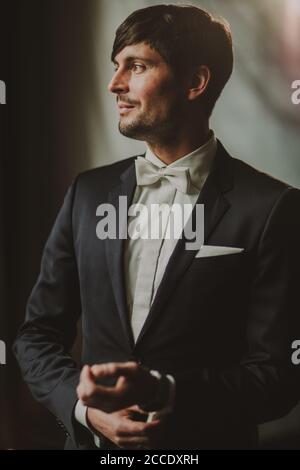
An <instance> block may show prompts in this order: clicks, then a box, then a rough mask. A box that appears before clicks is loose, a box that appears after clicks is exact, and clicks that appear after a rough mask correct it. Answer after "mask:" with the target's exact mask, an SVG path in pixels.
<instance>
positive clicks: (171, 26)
mask: <svg viewBox="0 0 300 470" xmlns="http://www.w3.org/2000/svg"><path fill="white" fill-rule="evenodd" d="M141 42H145V43H146V44H148V45H149V46H150V47H151V48H153V49H155V50H156V51H157V52H158V53H159V54H160V55H161V56H162V57H163V58H164V60H165V61H166V62H167V63H168V64H169V65H170V66H171V67H172V68H173V69H174V71H175V73H177V74H179V76H180V77H184V75H185V74H186V72H187V71H188V72H191V71H193V69H195V67H196V66H198V65H206V66H207V67H208V68H209V70H210V72H211V79H210V82H209V84H208V86H207V89H206V90H205V93H204V95H203V97H202V99H203V104H204V109H205V111H206V114H207V115H208V116H209V115H210V114H211V112H212V110H213V107H214V105H215V102H216V100H217V99H218V97H219V96H220V94H221V91H222V89H223V88H224V86H225V84H226V82H227V81H228V79H229V77H230V75H231V72H232V67H233V51H232V38H231V32H230V27H229V25H228V24H227V23H225V22H224V21H220V20H218V19H216V18H214V17H213V16H212V15H210V14H209V13H207V12H206V11H204V10H202V9H200V8H198V7H195V6H191V5H155V6H151V7H147V8H142V9H140V10H136V11H134V12H133V13H132V14H131V15H130V16H128V18H126V20H125V21H124V22H123V23H122V24H121V25H120V26H119V27H118V29H117V31H116V37H115V41H114V44H113V50H112V54H111V59H112V61H113V60H114V59H115V57H116V55H117V54H118V53H119V52H120V51H121V50H122V49H124V47H126V46H130V45H133V44H138V43H141Z"/></svg>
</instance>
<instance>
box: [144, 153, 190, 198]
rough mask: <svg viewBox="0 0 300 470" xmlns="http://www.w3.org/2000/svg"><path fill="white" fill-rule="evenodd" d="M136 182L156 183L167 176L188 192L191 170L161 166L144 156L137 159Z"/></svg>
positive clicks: (175, 185)
mask: <svg viewBox="0 0 300 470" xmlns="http://www.w3.org/2000/svg"><path fill="white" fill-rule="evenodd" d="M135 172H136V182H137V184H138V186H147V185H150V184H154V183H156V182H157V181H159V180H160V179H161V178H166V179H167V180H169V181H170V183H171V184H172V185H173V186H174V187H175V188H176V189H178V190H179V191H180V192H182V193H187V192H188V190H189V184H190V172H189V169H188V168H183V167H179V166H178V167H176V168H172V167H171V168H170V167H168V166H167V167H163V168H159V167H157V166H156V165H154V164H153V163H151V162H150V161H149V160H146V158H144V157H138V158H137V159H136V160H135Z"/></svg>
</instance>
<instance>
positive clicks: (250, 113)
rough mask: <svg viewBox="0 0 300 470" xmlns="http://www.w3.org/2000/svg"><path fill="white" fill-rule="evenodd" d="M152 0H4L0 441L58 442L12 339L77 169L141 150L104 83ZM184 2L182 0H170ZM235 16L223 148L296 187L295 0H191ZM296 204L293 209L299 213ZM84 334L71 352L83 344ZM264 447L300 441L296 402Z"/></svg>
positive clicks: (299, 75)
mask: <svg viewBox="0 0 300 470" xmlns="http://www.w3.org/2000/svg"><path fill="white" fill-rule="evenodd" d="M156 3H162V2H156V1H147V0H144V1H135V0H88V1H85V0H43V1H40V0H26V1H24V0H0V80H4V81H5V82H6V93H7V97H6V99H7V104H6V105H0V152H1V160H0V227H1V230H0V260H1V264H0V340H3V341H5V342H6V345H7V364H6V365H0V416H1V420H0V448H1V449H8V448H14V449H25V448H27V449H56V448H60V447H62V446H63V441H64V435H63V434H62V433H61V431H60V429H59V428H58V426H57V425H56V423H55V420H54V418H53V417H52V416H51V415H50V414H49V413H48V412H46V410H44V409H42V408H41V407H40V406H39V405H38V404H36V403H35V402H34V401H33V399H32V398H31V396H30V394H29V392H28V390H27V387H26V386H25V385H24V384H23V383H22V380H21V377H20V374H19V370H18V367H17V365H16V363H15V361H14V358H13V357H12V354H11V352H10V348H11V345H12V342H13V339H14V337H15V335H16V332H17V329H18V327H19V326H20V324H21V322H22V321H23V318H24V313H25V304H26V300H27V298H28V296H29V293H30V291H31V289H32V287H33V284H34V282H35V280H36V277H37V275H38V272H39V266H40V259H41V253H42V249H43V246H44V243H45V241H46V238H47V236H48V233H49V231H50V229H51V226H52V224H53V222H54V219H55V216H56V214H57V211H58V209H59V207H60V205H61V204H62V200H63V196H64V194H65V192H66V189H67V187H68V186H69V184H70V183H71V181H72V179H73V178H74V177H75V176H76V175H77V174H78V172H80V171H83V170H86V169H89V168H91V167H95V166H99V165H103V164H107V163H111V162H113V161H116V160H119V159H121V158H126V157H128V156H130V155H134V154H135V153H138V152H140V151H142V150H143V148H144V146H143V143H141V142H135V141H132V140H129V139H126V138H125V137H123V136H121V135H119V133H118V129H117V122H118V119H117V110H116V106H115V100H114V98H113V97H112V96H109V93H108V91H107V84H108V82H109V80H110V77H111V75H112V72H113V68H112V65H111V63H110V52H111V48H112V43H113V39H114V33H115V29H116V27H117V26H118V25H119V24H120V22H121V21H122V20H123V19H124V18H125V17H126V16H127V15H128V14H130V13H131V12H132V11H133V10H135V9H138V8H142V7H144V6H149V5H153V4H156ZM172 3H180V2H176V1H174V2H172ZM188 3H190V4H195V5H197V6H200V7H203V8H206V9H208V10H209V11H210V12H212V13H215V14H217V15H219V16H224V17H225V18H226V19H227V20H228V21H229V23H230V25H231V28H232V33H233V40H234V48H235V70H234V73H233V76H232V78H231V81H230V82H229V84H228V85H227V86H226V88H225V90H224V92H223V95H222V97H221V98H220V100H219V102H218V103H217V106H216V109H215V111H214V114H213V118H212V121H211V127H212V128H213V129H214V130H215V132H216V135H217V136H218V138H219V139H220V140H221V141H222V142H223V144H224V146H225V147H226V148H227V150H228V151H229V152H230V153H231V154H232V155H233V156H236V157H238V158H240V159H242V160H244V161H246V162H248V163H250V164H252V165H253V166H255V167H257V168H258V169H260V170H263V171H265V172H268V173H270V174H272V175H273V176H275V177H277V178H279V179H281V180H284V181H286V182H288V183H290V184H292V185H294V186H296V187H300V132H299V130H300V105H295V104H293V103H292V100H291V95H292V92H293V90H292V88H291V86H292V82H293V81H294V80H300V2H299V0H215V1H213V0H207V1H204V0H203V1H201V0H199V1H192V2H188ZM295 216H300V214H299V215H298V214H296V215H295ZM79 350H80V340H79V341H78V343H77V344H76V345H75V348H74V353H75V354H77V355H78V354H79ZM260 439H261V447H262V448H274V449H288V448H294V449H300V408H299V407H297V408H296V409H294V410H293V411H292V412H291V413H290V414H289V415H288V416H286V417H285V418H282V419H281V420H278V421H275V422H272V423H268V424H265V425H263V426H261V428H260Z"/></svg>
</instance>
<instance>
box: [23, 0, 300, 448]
mask: <svg viewBox="0 0 300 470" xmlns="http://www.w3.org/2000/svg"><path fill="white" fill-rule="evenodd" d="M112 61H113V63H114V66H115V73H114V75H113V77H112V80H111V82H110V84H109V90H110V91H111V92H112V93H114V94H115V96H116V99H117V104H118V108H119V115H120V122H119V129H120V132H121V133H122V134H124V135H126V136H128V137H132V138H134V139H139V140H143V141H145V142H146V143H147V151H146V154H145V155H144V156H142V157H141V156H138V158H136V157H132V158H129V159H127V160H123V161H120V162H118V163H115V164H113V165H108V166H106V167H102V168H98V169H95V170H92V171H88V172H86V173H83V174H81V175H79V176H78V178H77V179H76V181H75V182H74V183H73V184H72V186H71V188H70V189H69V191H68V193H67V195H66V198H65V201H64V204H63V207H62V209H61V211H60V213H59V215H58V217H57V220H56V223H55V225H54V228H53V230H52V232H51V234H50V237H49V239H48V241H47V244H46V247H45V251H44V255H43V260H42V266H41V273H40V276H39V279H38V281H37V284H36V286H35V288H34V289H33V292H32V294H31V296H30V299H29V301H28V307H27V317H26V321H25V323H24V325H23V326H22V328H21V330H20V333H19V337H18V339H17V341H16V343H15V351H16V354H17V357H18V360H19V362H20V365H21V369H22V371H23V374H24V378H25V380H26V382H27V383H28V384H29V386H30V388H31V391H32V393H33V395H34V396H35V398H36V399H37V400H38V401H40V402H41V403H43V404H44V405H45V406H46V407H47V408H48V409H49V410H50V411H51V412H52V413H53V414H54V415H55V416H56V417H57V419H58V421H59V423H60V424H61V426H62V427H63V428H64V429H65V431H66V434H67V436H68V440H67V444H66V448H69V449H70V448H80V449H87V448H96V447H97V446H98V447H99V446H100V447H101V448H103V449H110V448H126V449H128V448H150V449H151V448H152V449H153V448H154V449H156V448H164V449H180V448H181V449H202V448H203V449H205V448H213V449H217V448H233V449H237V448H254V447H256V446H257V424H258V423H262V422H264V421H267V420H270V419H275V418H277V417H280V416H282V415H284V414H285V413H287V412H288V411H289V410H290V409H291V408H292V407H293V406H294V405H295V404H296V403H297V401H298V394H299V384H298V381H297V376H296V368H295V367H294V366H293V365H292V363H291V353H292V350H291V345H292V341H293V340H294V339H297V337H299V329H298V324H297V316H298V310H299V300H298V293H297V290H298V285H297V284H298V278H299V274H300V273H299V265H300V263H299V261H300V259H299V258H300V255H299V247H298V241H299V239H300V238H299V236H300V224H299V217H297V214H298V211H299V201H300V196H299V191H298V190H296V189H293V188H290V187H288V186H287V185H286V184H284V183H282V182H280V181H277V180H275V179H273V178H271V177H270V176H268V175H265V174H263V173H260V172H258V171H257V170H255V169H253V168H252V167H250V166H248V165H246V164H245V163H243V162H241V161H239V160H236V159H234V158H232V157H230V156H229V155H228V154H227V152H226V150H225V149H224V148H223V146H222V145H221V143H220V142H219V141H217V140H216V138H215V136H214V134H213V132H212V131H211V130H210V128H209V117H210V115H211V112H212V109H213V107H214V105H215V102H216V100H217V98H218V97H219V95H220V93H221V91H222V89H223V87H224V86H225V84H226V82H227V81H228V79H229V77H230V75H231V72H232V65H233V55H232V42H231V34H230V30H229V27H228V26H227V25H225V24H223V23H222V22H220V21H217V20H215V19H214V18H213V17H212V16H211V15H209V14H208V13H206V12H204V11H203V10H201V9H199V8H196V7H193V6H175V5H157V6H153V7H149V8H145V9H142V10H138V11H136V12H134V13H133V14H132V15H130V16H129V17H128V18H127V19H126V20H125V21H124V22H123V23H122V24H121V26H120V27H119V28H118V30H117V33H116V38H115V42H114V46H113V51H112ZM122 197H123V198H124V199H123V201H124V200H125V201H127V202H128V206H131V207H132V208H136V207H137V205H139V207H141V205H143V207H146V208H147V209H149V208H150V207H151V206H152V205H153V204H159V205H164V204H167V205H169V206H172V205H174V204H178V205H179V207H184V206H189V207H192V208H193V212H192V214H191V218H188V221H193V222H195V223H196V231H197V230H199V228H201V227H200V225H201V221H199V219H197V217H196V215H197V207H198V205H199V204H203V205H204V211H205V223H204V244H202V243H201V245H203V246H201V247H200V246H196V245H193V246H192V248H191V247H189V249H188V244H187V240H188V237H187V236H186V234H185V232H184V231H183V233H182V237H181V238H180V239H179V240H176V239H175V237H173V239H167V237H164V236H161V237H159V238H155V237H153V238H151V237H150V238H149V239H147V237H146V238H142V237H139V238H138V237H126V236H124V233H125V234H127V232H126V231H125V232H124V224H125V223H127V222H131V221H132V216H133V215H135V214H134V211H132V212H129V213H128V214H127V213H126V214H124V211H123V210H122V208H121V205H120V200H121V199H120V198H122ZM108 204H110V206H108ZM109 207H113V208H114V209H115V210H116V217H115V219H114V220H115V221H117V222H118V223H117V228H116V233H117V234H118V236H116V237H114V236H111V237H107V238H106V239H105V240H103V238H104V237H101V227H102V228H103V224H102V223H103V220H105V217H104V216H105V211H109ZM100 216H101V217H102V218H99V217H100ZM103 217H104V219H103ZM169 220H170V219H168V220H167V224H168V223H169ZM150 222H155V223H157V219H155V220H154V221H153V220H152V219H151V220H150ZM99 224H100V225H99ZM101 224H102V225H101ZM125 225H126V224H125ZM146 225H147V224H146ZM197 225H198V226H197ZM184 227H185V226H184ZM135 229H137V227H136V226H135ZM126 230H127V229H126ZM80 314H81V315H82V329H83V352H82V364H84V367H83V369H82V371H81V373H80V371H79V370H78V368H77V367H76V365H75V363H74V361H73V360H72V358H71V357H70V354H69V351H70V348H71V346H72V344H73V342H74V339H75V337H76V322H77V320H78V318H79V316H80Z"/></svg>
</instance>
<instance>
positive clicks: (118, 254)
mask: <svg viewBox="0 0 300 470" xmlns="http://www.w3.org/2000/svg"><path fill="white" fill-rule="evenodd" d="M135 187H136V176H135V166H134V162H133V163H132V165H130V167H129V168H127V169H126V171H125V172H124V173H123V174H122V175H121V184H120V185H118V186H117V187H116V188H115V189H114V190H112V191H111V192H110V194H109V198H108V202H109V203H110V204H112V205H113V206H114V207H115V210H116V220H117V237H116V239H109V238H107V239H106V255H107V264H108V270H109V274H110V278H111V283H112V287H113V292H114V296H115V299H116V304H117V308H118V313H119V316H120V319H121V323H122V326H123V329H124V333H125V336H126V339H127V341H128V342H129V346H130V349H132V347H133V345H134V339H133V334H132V329H131V326H130V321H129V315H128V311H127V302H126V292H125V279H124V266H123V259H124V257H123V254H124V243H125V239H124V236H125V235H126V233H127V213H128V207H129V205H130V204H131V201H132V198H133V195H134V191H135ZM120 196H123V198H124V199H123V202H124V201H125V202H126V208H125V203H124V206H122V207H120V206H119V203H120V199H119V198H120ZM120 233H121V234H123V235H122V236H123V238H122V237H121V238H120V237H119V234H120Z"/></svg>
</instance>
